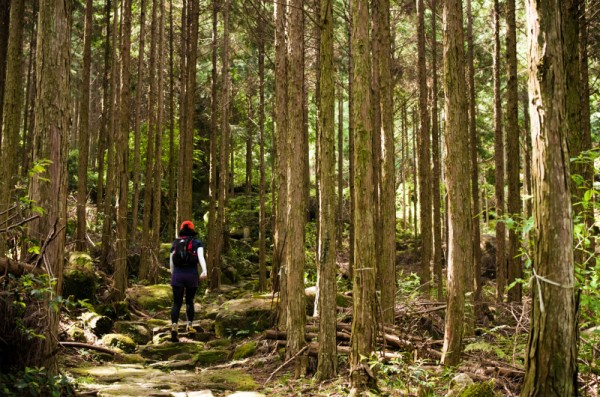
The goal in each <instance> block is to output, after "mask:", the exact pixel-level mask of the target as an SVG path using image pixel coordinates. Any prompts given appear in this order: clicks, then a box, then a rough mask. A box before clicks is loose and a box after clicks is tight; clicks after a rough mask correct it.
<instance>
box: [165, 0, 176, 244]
mask: <svg viewBox="0 0 600 397" xmlns="http://www.w3.org/2000/svg"><path fill="white" fill-rule="evenodd" d="M174 40H175V31H174V30H173V0H169V192H168V197H169V202H168V204H167V208H168V215H167V221H166V222H165V223H166V235H167V236H169V237H170V238H174V237H175V234H176V226H175V219H176V218H177V214H176V213H175V210H176V207H177V204H176V202H175V200H176V195H175V193H176V189H177V188H176V186H175V177H176V175H177V161H176V157H175V54H174V49H173V47H174V46H173V42H174Z"/></svg>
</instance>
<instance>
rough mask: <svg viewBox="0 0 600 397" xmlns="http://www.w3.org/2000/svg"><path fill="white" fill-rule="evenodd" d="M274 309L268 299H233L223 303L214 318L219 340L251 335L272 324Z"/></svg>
mask: <svg viewBox="0 0 600 397" xmlns="http://www.w3.org/2000/svg"><path fill="white" fill-rule="evenodd" d="M273 313H274V307H272V304H271V300H270V299H263V298H250V299H235V300H231V301H227V302H225V303H224V304H223V305H222V306H221V308H220V310H219V313H218V314H217V316H216V318H215V334H216V335H217V336H218V337H219V338H227V337H229V336H241V335H252V334H254V333H257V332H262V331H264V330H265V329H268V328H269V327H271V325H272V324H273Z"/></svg>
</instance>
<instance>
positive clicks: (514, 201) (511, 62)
mask: <svg viewBox="0 0 600 397" xmlns="http://www.w3.org/2000/svg"><path fill="white" fill-rule="evenodd" d="M506 26H507V29H506V65H507V70H508V75H507V80H508V82H507V85H506V94H507V98H506V153H507V154H508V155H509V156H511V158H508V159H507V161H506V176H507V179H508V206H507V212H508V216H509V217H510V218H512V219H513V220H515V221H517V220H518V219H520V218H521V208H520V207H521V196H520V192H519V106H518V104H519V88H518V83H517V28H516V11H515V0H507V1H506ZM518 278H523V265H522V263H521V259H520V255H519V233H518V230H517V229H516V228H514V227H512V228H510V229H509V230H508V280H507V284H511V283H512V282H513V281H515V280H516V279H518ZM521 295H522V288H521V284H519V283H516V284H515V285H514V286H513V287H512V288H511V289H510V290H509V291H508V301H509V302H521Z"/></svg>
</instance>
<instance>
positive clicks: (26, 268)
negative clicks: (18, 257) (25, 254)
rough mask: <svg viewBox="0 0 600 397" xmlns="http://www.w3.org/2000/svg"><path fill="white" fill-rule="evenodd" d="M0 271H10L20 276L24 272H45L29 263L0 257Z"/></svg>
mask: <svg viewBox="0 0 600 397" xmlns="http://www.w3.org/2000/svg"><path fill="white" fill-rule="evenodd" d="M0 273H12V274H14V275H15V276H22V275H23V274H26V273H33V274H42V273H45V272H44V269H42V268H41V267H36V266H33V265H30V264H29V263H25V262H19V261H14V260H11V259H7V258H0Z"/></svg>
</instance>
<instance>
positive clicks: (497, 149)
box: [494, 0, 506, 302]
mask: <svg viewBox="0 0 600 397" xmlns="http://www.w3.org/2000/svg"><path fill="white" fill-rule="evenodd" d="M494 164H495V166H496V170H495V177H496V183H495V188H496V189H495V190H496V216H495V219H496V284H497V291H496V300H497V301H498V302H502V301H503V300H504V289H505V288H506V252H505V245H506V243H505V242H506V227H505V226H506V223H505V219H504V133H503V131H502V93H501V91H500V1H499V0H494Z"/></svg>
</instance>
